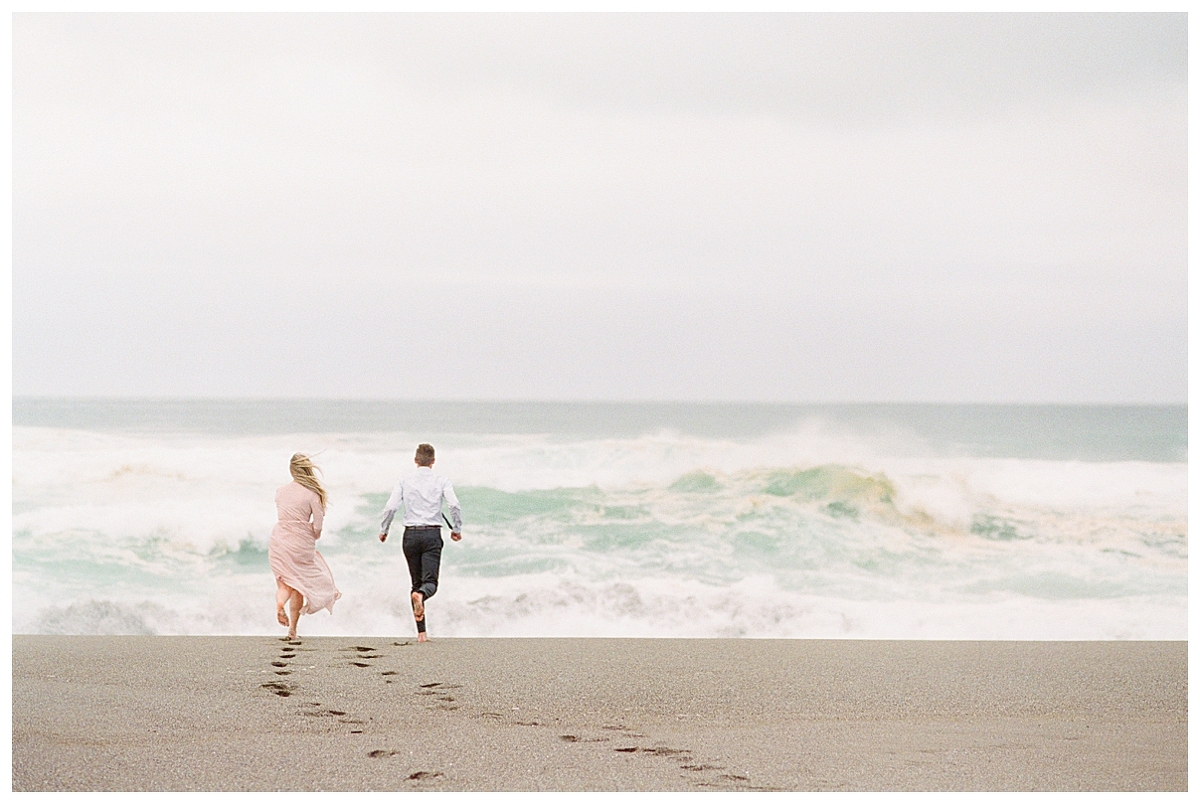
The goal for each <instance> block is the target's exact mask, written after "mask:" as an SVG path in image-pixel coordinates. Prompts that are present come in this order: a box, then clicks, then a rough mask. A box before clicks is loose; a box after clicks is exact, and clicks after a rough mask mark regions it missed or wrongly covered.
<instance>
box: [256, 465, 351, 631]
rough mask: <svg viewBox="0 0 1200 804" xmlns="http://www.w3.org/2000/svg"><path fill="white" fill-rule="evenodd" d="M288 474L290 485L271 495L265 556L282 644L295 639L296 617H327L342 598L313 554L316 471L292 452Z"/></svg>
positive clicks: (317, 519) (320, 510)
mask: <svg viewBox="0 0 1200 804" xmlns="http://www.w3.org/2000/svg"><path fill="white" fill-rule="evenodd" d="M290 468H291V470H292V482H291V483H288V484H287V485H286V486H282V487H280V489H279V490H278V491H276V492H275V508H276V509H277V510H278V511H279V522H278V523H276V525H275V529H274V530H272V531H271V541H270V543H269V544H268V546H267V556H268V559H269V561H270V563H271V572H273V573H274V574H275V583H276V586H277V589H276V592H275V618H276V619H277V620H279V624H280V625H286V626H287V629H288V639H295V638H296V624H297V623H298V622H299V621H300V615H301V614H316V613H317V612H318V611H320V610H321V609H329V613H330V614H332V613H333V601H335V600H337V599H338V598H339V597H341V596H342V593H341V592H339V591H338V590H337V587H335V586H334V585H333V573H331V572H330V571H329V565H328V564H326V563H325V559H324V558H322V557H321V554H320V553H318V552H317V539H319V538H321V525H322V524H323V523H324V521H325V501H326V495H325V489H324V487H323V486H322V485H321V481H320V480H317V474H316V468H317V467H315V466H313V462H312V461H310V460H309V459H308V456H307V455H301V454H300V453H298V452H297V453H296V454H295V455H293V456H292V463H291V467H290ZM285 606H286V607H287V611H286V612H285V611H284V607H285Z"/></svg>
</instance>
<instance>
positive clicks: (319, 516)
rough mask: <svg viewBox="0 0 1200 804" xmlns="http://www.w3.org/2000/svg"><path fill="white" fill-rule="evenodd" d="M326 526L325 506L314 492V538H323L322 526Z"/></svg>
mask: <svg viewBox="0 0 1200 804" xmlns="http://www.w3.org/2000/svg"><path fill="white" fill-rule="evenodd" d="M324 526H325V508H324V507H322V505H321V498H320V497H318V496H317V493H316V492H313V502H312V529H313V538H314V539H319V538H321V528H322V527H324Z"/></svg>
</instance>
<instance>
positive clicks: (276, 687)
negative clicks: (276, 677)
mask: <svg viewBox="0 0 1200 804" xmlns="http://www.w3.org/2000/svg"><path fill="white" fill-rule="evenodd" d="M262 688H263V689H266V690H270V691H271V692H273V693H274V694H276V695H278V696H279V697H280V698H286V697H288V696H289V695H291V694H292V686H291V685H290V684H285V683H283V682H282V681H270V682H267V683H266V684H263V685H262Z"/></svg>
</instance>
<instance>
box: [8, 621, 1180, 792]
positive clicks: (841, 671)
mask: <svg viewBox="0 0 1200 804" xmlns="http://www.w3.org/2000/svg"><path fill="white" fill-rule="evenodd" d="M13 789H14V790H18V791H22V790H714V789H715V790H748V789H782V790H911V789H915V790H1186V789H1187V643H1186V642H883V641H809V640H650V639H623V640H614V639H438V640H434V641H433V642H431V643H429V644H426V645H417V644H415V643H414V642H413V641H412V640H410V639H396V638H375V637H370V638H368V637H360V638H332V637H328V638H311V639H303V641H302V642H301V643H300V644H293V645H288V644H285V643H284V642H281V641H280V640H278V639H273V638H269V637H50V636H14V637H13Z"/></svg>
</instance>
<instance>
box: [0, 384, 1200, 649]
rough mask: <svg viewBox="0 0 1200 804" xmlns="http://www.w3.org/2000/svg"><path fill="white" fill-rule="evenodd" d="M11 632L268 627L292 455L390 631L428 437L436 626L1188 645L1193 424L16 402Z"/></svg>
mask: <svg viewBox="0 0 1200 804" xmlns="http://www.w3.org/2000/svg"><path fill="white" fill-rule="evenodd" d="M13 426H14V434H13V439H14V444H13V476H14V479H13V533H14V535H13V628H14V630H15V631H16V632H33V633H38V632H41V633H273V632H274V630H275V628H276V626H275V624H274V619H273V610H272V602H271V601H272V595H273V581H272V579H271V577H270V573H269V570H268V569H267V562H266V542H267V537H268V535H269V533H270V529H271V526H272V524H273V522H274V510H273V505H272V500H273V493H274V489H275V488H276V487H277V486H278V485H281V484H282V483H284V482H286V481H287V479H288V477H287V469H286V467H287V458H288V456H290V454H291V453H292V452H293V451H297V450H300V451H307V452H310V453H313V454H315V455H316V461H317V463H318V464H319V465H321V467H322V469H323V471H324V477H325V480H326V483H327V486H328V487H329V490H330V494H331V507H330V509H329V512H328V518H327V526H326V535H325V537H324V538H323V539H322V542H321V545H320V549H321V550H322V553H323V554H324V555H325V556H326V558H327V559H328V560H329V563H330V565H331V567H332V568H333V571H334V574H335V578H336V579H337V582H338V585H339V588H340V589H341V590H342V592H343V599H342V600H341V601H339V603H338V604H337V606H336V608H335V613H334V614H333V615H332V616H328V615H324V614H323V615H318V616H317V617H313V618H306V620H305V628H307V630H308V632H309V633H330V634H335V633H336V634H405V633H408V632H409V631H411V630H412V623H411V618H410V614H409V612H408V611H407V609H406V606H407V604H406V601H405V598H404V591H405V587H406V586H407V577H406V576H407V572H406V569H405V566H404V563H403V559H402V557H401V555H400V551H399V548H398V546H396V545H393V544H392V543H391V542H389V544H388V545H381V544H379V542H378V540H377V539H376V538H375V534H376V533H377V526H378V514H379V510H380V509H381V508H382V505H383V502H384V501H385V500H386V498H387V495H388V493H389V491H390V489H391V486H392V484H393V483H394V482H395V479H396V477H397V476H398V475H399V474H400V473H402V472H405V471H407V470H408V469H409V468H410V467H411V466H412V450H413V448H414V447H415V445H416V443H418V442H419V441H431V442H432V443H434V444H435V446H437V448H438V462H437V465H436V469H437V470H438V471H440V472H443V473H445V474H446V475H448V476H449V477H450V478H451V479H452V480H453V481H454V483H455V486H456V488H457V490H458V493H459V496H460V498H461V500H462V503H463V513H464V519H465V521H466V526H465V528H464V532H465V538H464V540H463V541H462V542H461V543H458V544H452V545H451V544H448V546H447V548H446V553H445V564H444V570H443V584H442V588H441V590H440V591H439V593H438V595H437V596H436V597H435V598H434V599H433V601H432V602H431V607H430V617H431V620H430V627H431V629H433V630H434V632H435V633H436V634H441V635H445V636H452V635H463V636H468V635H475V636H493V635H494V636H503V635H564V636H566V635H622V634H629V635H641V636H692V637H705V636H746V637H858V638H981V639H989V638H1016V639H1041V638H1063V639H1109V638H1180V639H1181V638H1186V630H1187V629H1186V623H1187V620H1186V610H1187V506H1186V487H1187V463H1186V455H1187V409H1186V407H1183V406H1176V407H1171V406H1165V407H1071V406H1009V407H1005V406H933V405H897V406H888V405H862V406H853V405H843V406H828V405H826V406H786V405H685V404H624V405H623V404H607V403H605V404H581V403H482V402H446V403H434V402H379V401H329V400H325V401H303V400H288V401H270V400H253V401H248V400H243V401H230V400H38V399H16V400H14V403H13Z"/></svg>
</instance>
